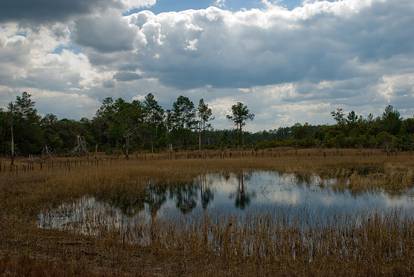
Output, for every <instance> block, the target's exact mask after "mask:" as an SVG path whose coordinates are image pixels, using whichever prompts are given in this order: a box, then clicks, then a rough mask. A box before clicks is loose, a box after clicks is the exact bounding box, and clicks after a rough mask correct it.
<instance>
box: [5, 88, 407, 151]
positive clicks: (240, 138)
mask: <svg viewBox="0 0 414 277" xmlns="http://www.w3.org/2000/svg"><path fill="white" fill-rule="evenodd" d="M231 110H232V114H231V115H228V116H227V118H228V119H229V120H231V121H232V122H233V123H234V126H235V129H234V130H214V129H213V128H212V125H211V121H212V120H213V119H214V117H213V114H212V111H211V109H210V107H209V106H208V105H207V104H206V103H205V102H204V100H203V99H201V100H200V101H199V103H198V106H195V105H194V103H193V102H192V101H191V100H190V99H189V98H187V97H185V96H179V97H178V98H177V99H176V101H175V102H174V103H173V105H172V108H171V109H169V110H164V109H163V108H162V107H161V106H160V105H159V104H158V102H157V100H156V99H155V98H154V96H153V95H152V94H148V95H147V96H146V97H145V99H144V100H143V101H138V100H134V101H132V102H127V101H125V100H123V99H116V100H114V99H112V98H106V99H104V100H103V102H102V105H101V107H100V108H99V109H98V111H97V112H96V115H95V116H94V117H93V118H92V119H87V118H82V119H81V120H79V121H76V120H69V119H58V118H57V117H56V116H55V115H53V114H47V115H45V116H43V117H42V116H40V115H39V114H38V112H37V110H36V108H35V102H34V101H32V99H31V96H30V94H28V93H26V92H24V93H23V94H22V95H21V96H18V97H16V100H15V101H14V102H13V103H10V104H9V106H8V108H7V109H5V110H1V109H0V153H1V154H2V155H10V154H11V149H12V148H13V147H12V145H14V150H15V154H16V155H21V156H24V155H39V154H47V155H48V154H52V153H53V154H82V151H83V152H87V151H88V152H93V151H104V152H106V153H108V154H111V153H115V152H118V153H120V152H122V153H124V154H125V155H126V156H127V157H128V153H130V151H137V150H145V151H152V152H154V151H162V150H166V149H168V150H175V149H188V150H190V149H223V148H234V147H241V146H244V147H248V148H269V147H279V146H291V147H341V148H345V147H346V148H383V149H386V150H413V149H414V118H407V119H403V118H402V117H401V115H400V113H399V112H398V111H397V110H396V109H394V108H393V107H392V106H387V107H386V109H385V111H384V112H383V114H382V115H380V116H378V117H374V116H373V115H369V116H368V117H363V116H360V115H357V114H356V113H355V112H354V111H351V112H349V113H345V112H344V111H343V110H342V109H337V110H336V111H334V112H332V116H333V118H334V119H335V121H336V124H334V125H317V126H315V125H309V124H307V123H305V124H300V123H297V124H295V125H293V126H291V127H283V128H279V129H276V130H271V131H262V132H256V133H250V132H245V131H243V127H244V126H245V124H246V122H247V121H248V120H253V119H254V115H253V114H252V113H251V112H250V111H249V109H248V108H247V106H245V105H244V104H242V103H236V104H235V105H233V106H232V107H231ZM12 138H13V140H12ZM12 141H14V142H12Z"/></svg>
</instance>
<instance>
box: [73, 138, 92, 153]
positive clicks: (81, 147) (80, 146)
mask: <svg viewBox="0 0 414 277" xmlns="http://www.w3.org/2000/svg"><path fill="white" fill-rule="evenodd" d="M72 154H74V155H79V156H85V155H88V154H89V152H88V148H87V147H86V141H85V138H84V137H82V136H81V135H77V137H76V146H75V148H73V150H72Z"/></svg>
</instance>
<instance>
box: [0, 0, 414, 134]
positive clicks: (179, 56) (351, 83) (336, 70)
mask: <svg viewBox="0 0 414 277" xmlns="http://www.w3.org/2000/svg"><path fill="white" fill-rule="evenodd" d="M413 15H414V1H412V0H338V1H335V0H330V1H323V0H279V1H270V0H251V1H248V0H175V1H172V0H88V1H84V0H72V1H67V0H2V1H0V107H3V108H4V107H6V105H7V103H8V102H10V101H12V100H13V99H15V97H16V96H17V95H19V94H21V92H23V91H27V92H29V93H31V94H32V97H33V99H34V100H35V101H36V105H37V107H38V110H39V112H40V113H41V114H42V115H45V114H47V113H54V114H56V115H57V116H59V117H60V118H63V117H66V118H71V119H80V118H82V117H88V118H92V117H93V116H94V114H95V112H96V110H97V109H98V107H99V106H100V103H101V102H102V100H103V99H104V98H106V97H114V98H118V97H122V98H124V99H126V100H133V99H134V100H141V99H143V97H144V96H145V95H146V94H148V93H150V92H151V93H153V94H154V95H155V96H156V97H157V99H158V100H159V102H160V103H161V104H162V105H163V106H164V108H166V109H168V108H170V107H171V105H172V102H173V101H174V100H175V99H176V98H177V97H178V96H179V95H185V96H188V97H189V98H191V99H192V100H193V102H194V103H198V100H199V99H200V98H204V100H205V101H206V102H207V103H208V104H209V105H210V106H211V107H212V109H213V112H214V114H215V121H214V122H213V125H214V127H215V128H218V129H221V128H230V127H231V122H229V121H228V120H227V119H226V114H229V112H230V110H231V105H233V104H234V103H236V102H239V101H240V102H243V103H245V104H246V105H247V106H248V107H249V109H250V111H251V112H253V113H254V114H255V115H256V117H255V120H254V122H252V123H250V124H248V125H247V129H248V130H251V131H257V130H264V129H266V130H269V129H275V128H278V127H282V126H289V125H293V124H295V123H296V122H300V123H305V122H308V123H310V124H325V123H328V124H329V123H332V119H331V118H330V112H331V111H333V110H335V109H336V108H339V107H340V108H343V109H344V110H345V111H351V110H354V111H356V112H357V113H358V114H362V115H365V116H366V115H368V114H369V113H373V114H374V115H380V114H381V113H382V111H383V110H384V108H385V106H386V105H389V104H391V105H393V106H394V107H396V108H397V109H398V110H399V111H400V112H401V114H402V115H403V116H404V117H411V116H413V115H414V39H413V37H414V28H412V26H414V16H413Z"/></svg>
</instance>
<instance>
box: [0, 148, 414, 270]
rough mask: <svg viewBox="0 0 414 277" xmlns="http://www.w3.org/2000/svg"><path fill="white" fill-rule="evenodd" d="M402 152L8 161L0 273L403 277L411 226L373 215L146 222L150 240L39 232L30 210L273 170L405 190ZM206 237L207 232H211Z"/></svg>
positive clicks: (0, 177)
mask: <svg viewBox="0 0 414 277" xmlns="http://www.w3.org/2000/svg"><path fill="white" fill-rule="evenodd" d="M413 158H414V155H413V154H411V153H393V154H392V155H390V154H387V153H383V152H381V151H376V150H320V149H311V150H292V149H282V150H265V151H244V152H241V151H240V152H229V151H226V152H224V151H209V152H179V153H162V154H137V155H133V156H131V159H130V160H128V161H126V160H123V159H122V157H110V158H108V157H104V156H99V157H90V158H89V159H87V158H82V159H81V158H56V159H52V160H40V159H39V160H34V159H32V160H30V159H18V160H17V162H16V166H15V167H14V168H10V167H9V165H8V161H7V160H2V161H1V162H0V163H1V166H0V167H1V172H0V191H1V194H0V220H1V224H0V236H1V241H0V275H2V274H4V275H12V276H13V275H33V276H43V275H46V276H57V275H60V276H70V275H87V276H91V275H98V276H101V275H141V276H209V275H212V274H214V275H220V276H234V275H243V276H255V275H257V276H266V275H269V276H274V275H317V276H320V275H322V276H323V275H329V276H331V275H360V276H362V275H364V276H366V275H396V276H402V275H413V274H414V222H412V221H411V220H407V219H404V220H403V219H400V218H399V217H398V215H396V216H393V217H386V218H381V217H374V218H372V219H371V220H368V221H364V222H363V223H362V224H361V225H355V226H353V225H350V226H348V227H349V228H347V229H346V230H343V229H341V228H319V229H309V230H307V231H306V232H305V233H304V232H301V231H300V228H299V226H285V225H284V224H282V223H281V222H278V221H275V220H273V219H272V217H268V216H266V215H263V216H262V217H254V218H250V219H249V220H248V221H247V222H246V224H244V225H240V224H237V222H235V221H234V219H232V218H223V219H222V220H214V219H211V218H209V217H208V216H206V217H204V218H203V219H200V220H199V221H198V222H193V223H185V224H178V223H172V222H155V223H154V224H153V226H151V242H150V244H149V245H147V246H142V245H141V246H140V245H135V244H130V243H126V242H124V241H123V240H122V239H121V238H120V237H119V234H118V233H117V232H106V233H103V234H101V235H100V236H99V238H96V237H91V236H82V235H79V234H76V233H73V232H62V231H54V230H42V229H39V228H37V224H36V220H37V215H38V213H39V211H41V210H42V209H45V208H48V207H51V206H56V205H59V204H60V203H62V202H64V201H70V200H75V199H78V198H80V197H82V196H84V195H96V194H100V195H105V194H107V193H108V194H109V193H111V192H112V191H114V190H117V189H119V188H120V187H121V188H122V189H123V190H126V191H130V192H131V193H135V194H139V193H140V191H143V190H144V187H145V185H146V184H147V182H148V180H149V179H151V180H158V181H166V180H168V181H169V182H171V183H174V182H185V181H189V180H191V179H193V178H194V177H196V176H197V175H199V174H202V173H206V172H223V171H238V170H242V169H244V170H246V169H269V170H270V169H272V170H273V169H274V170H278V171H281V172H289V173H296V174H297V175H299V176H302V178H307V177H308V176H310V175H312V174H318V175H320V176H322V177H326V178H328V177H329V178H338V180H339V183H338V184H337V189H339V190H341V189H350V190H351V191H355V192H357V191H363V190H372V189H383V190H386V191H388V192H395V193H397V192H401V191H404V190H405V189H407V188H410V187H412V186H413V182H414V159H413ZM211 238H212V239H211Z"/></svg>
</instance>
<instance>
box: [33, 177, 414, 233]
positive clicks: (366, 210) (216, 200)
mask: <svg viewBox="0 0 414 277" xmlns="http://www.w3.org/2000/svg"><path fill="white" fill-rule="evenodd" d="M336 182H337V181H336V180H335V179H322V178H320V177H318V176H317V175H312V176H307V177H302V176H300V175H295V174H283V173H279V172H274V171H245V172H238V173H211V174H205V175H202V176H199V177H197V178H195V179H194V180H193V181H192V182H189V183H184V184H168V185H166V184H156V183H154V182H151V181H150V182H148V185H147V187H146V189H145V191H144V192H143V193H142V192H141V193H137V195H134V194H133V193H131V192H123V191H122V190H120V191H116V192H115V193H110V194H108V195H95V196H84V197H82V198H80V199H78V200H76V201H73V202H69V203H62V204H61V205H60V206H58V207H54V208H50V209H46V210H44V211H42V212H41V213H40V214H39V216H38V226H39V227H40V228H44V229H58V230H72V231H77V232H79V233H82V234H89V235H90V234H92V235H94V234H95V235H96V234H98V233H99V232H101V231H102V228H103V229H105V230H107V231H111V230H121V229H122V230H131V228H135V229H137V228H141V229H142V228H145V226H147V225H149V224H148V223H151V222H154V221H155V220H157V221H164V222H176V223H177V222H181V221H183V220H184V221H187V222H188V221H193V222H194V221H197V220H199V219H200V218H202V217H203V216H205V215H206V214H208V215H209V216H211V217H213V218H214V217H216V218H217V217H226V216H232V217H235V218H237V219H238V220H239V221H240V222H242V221H243V218H246V217H247V216H254V215H264V214H266V215H270V216H272V217H274V218H278V219H280V220H283V224H286V225H289V224H299V225H302V226H313V227H314V226H330V225H334V226H341V225H343V226H346V225H347V224H349V223H350V221H351V222H352V223H353V224H358V222H360V221H361V220H364V219H366V218H368V217H370V216H373V215H374V214H375V215H380V216H381V215H382V216H387V215H388V216H389V215H391V216H392V215H393V214H394V213H398V215H399V216H403V217H405V216H406V217H411V215H414V192H413V191H412V190H410V191H407V192H405V193H402V194H398V195H391V194H388V193H386V192H384V191H381V190H378V191H368V192H361V193H352V192H351V191H348V190H338V189H335V186H334V185H335V184H336Z"/></svg>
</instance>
